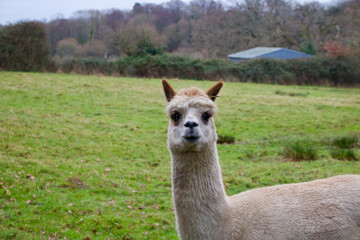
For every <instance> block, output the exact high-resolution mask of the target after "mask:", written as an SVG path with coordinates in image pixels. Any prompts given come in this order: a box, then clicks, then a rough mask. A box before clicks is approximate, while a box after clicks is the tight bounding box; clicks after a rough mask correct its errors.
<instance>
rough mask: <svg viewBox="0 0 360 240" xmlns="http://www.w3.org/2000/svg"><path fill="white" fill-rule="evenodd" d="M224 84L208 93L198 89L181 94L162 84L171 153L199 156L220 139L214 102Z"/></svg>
mask: <svg viewBox="0 0 360 240" xmlns="http://www.w3.org/2000/svg"><path fill="white" fill-rule="evenodd" d="M222 85H223V83H222V82H219V83H217V84H216V85H215V86H213V87H212V88H210V89H209V90H208V91H207V92H206V93H205V92H204V91H202V90H201V89H199V88H194V87H193V88H188V89H183V90H180V91H179V92H178V93H176V92H175V90H174V89H173V88H172V87H171V86H170V85H169V84H168V82H167V81H166V80H163V87H164V92H165V96H166V99H167V101H168V106H167V108H166V111H167V113H168V115H169V117H170V123H169V128H168V147H169V149H170V151H171V152H179V153H184V152H199V151H202V150H204V149H207V147H208V146H209V145H211V144H214V143H216V140H217V135H216V130H215V124H214V120H213V118H212V116H213V115H214V113H215V111H216V106H215V103H214V101H215V99H216V96H217V94H218V93H219V91H220V89H221V87H222Z"/></svg>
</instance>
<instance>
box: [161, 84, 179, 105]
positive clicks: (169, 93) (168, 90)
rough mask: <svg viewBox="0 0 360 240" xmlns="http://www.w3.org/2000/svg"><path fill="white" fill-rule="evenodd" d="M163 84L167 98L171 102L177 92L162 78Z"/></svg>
mask: <svg viewBox="0 0 360 240" xmlns="http://www.w3.org/2000/svg"><path fill="white" fill-rule="evenodd" d="M162 84H163V88H164V93H165V97H166V100H167V101H168V102H170V101H171V99H173V97H174V96H175V95H176V92H175V90H174V89H173V88H172V87H171V86H170V84H169V83H168V82H167V81H166V80H165V79H163V80H162Z"/></svg>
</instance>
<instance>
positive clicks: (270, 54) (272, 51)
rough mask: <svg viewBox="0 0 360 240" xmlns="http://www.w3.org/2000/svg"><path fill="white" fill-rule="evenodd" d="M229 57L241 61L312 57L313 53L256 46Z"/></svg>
mask: <svg viewBox="0 0 360 240" xmlns="http://www.w3.org/2000/svg"><path fill="white" fill-rule="evenodd" d="M227 57H228V59H229V60H231V61H233V62H240V61H244V60H251V59H255V58H272V59H294V58H311V57H312V55H310V54H306V53H302V52H298V51H295V50H291V49H287V48H275V47H256V48H251V49H248V50H245V51H242V52H237V53H233V54H230V55H228V56H227Z"/></svg>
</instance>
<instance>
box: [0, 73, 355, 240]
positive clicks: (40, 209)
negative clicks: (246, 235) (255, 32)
mask: <svg viewBox="0 0 360 240" xmlns="http://www.w3.org/2000/svg"><path fill="white" fill-rule="evenodd" d="M169 82H170V84H171V85H172V86H173V87H174V88H175V90H179V89H181V88H187V87H190V86H196V87H200V88H202V89H204V90H206V89H208V88H209V87H211V86H212V85H213V84H214V82H211V81H192V80H177V79H170V80H169ZM0 102H1V105H0V188H1V189H0V239H178V236H177V233H176V228H175V217H174V213H173V205H172V199H171V179H170V176H171V169H170V155H169V152H168V150H167V147H166V131H167V124H168V117H167V116H166V114H165V107H166V100H165V96H164V94H163V90H162V85H161V79H144V78H122V77H121V78H120V77H102V76H81V75H71V74H53V73H24V72H0ZM216 104H217V106H218V112H217V114H216V115H215V116H214V118H215V124H216V127H217V133H218V135H219V137H222V136H227V137H230V138H232V139H233V140H234V141H233V142H232V143H225V144H218V152H219V158H220V164H221V168H222V174H223V181H224V184H225V188H226V192H227V194H228V195H233V194H236V193H239V192H241V191H246V190H249V189H253V188H257V187H266V186H273V185H277V184H286V183H296V182H303V181H311V180H314V179H319V178H326V177H331V176H335V175H339V174H360V161H359V158H360V141H359V138H360V89H359V88H335V87H319V86H316V87H315V86H284V85H281V86H280V85H268V84H253V83H234V82H225V83H224V87H223V89H222V90H221V92H220V97H219V98H217V100H216ZM348 139H350V140H348ZM351 139H352V140H351ZM349 141H350V143H349V144H348V143H347V142H349ZM351 141H352V142H351ZM298 145H299V146H300V147H299V148H300V149H302V150H301V151H303V152H305V153H304V154H305V155H299V154H298V153H299V152H300V150H298V149H299V148H298V149H296V148H294V147H293V146H298ZM289 146H290V147H289ZM303 146H307V147H308V148H311V149H312V150H313V151H314V152H312V154H314V155H306V154H307V152H308V150H307V149H305V148H302V147H303ZM289 149H290V150H289ZM303 149H305V150H303ZM289 152H290V154H289ZM294 152H295V153H296V154H298V155H296V156H295V155H292V154H294ZM303 152H301V153H303ZM351 154H352V155H351ZM302 156H310V157H308V158H306V157H302ZM349 156H350V157H349Z"/></svg>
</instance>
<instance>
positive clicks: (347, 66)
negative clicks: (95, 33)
mask: <svg viewBox="0 0 360 240" xmlns="http://www.w3.org/2000/svg"><path fill="white" fill-rule="evenodd" d="M94 61H96V60H94ZM72 65H73V63H72ZM103 66H104V67H106V68H112V71H111V72H113V73H118V74H121V75H125V76H131V77H158V78H161V77H168V78H186V79H197V80H204V79H206V80H216V81H217V80H227V81H236V82H256V83H273V84H298V85H334V86H353V85H360V69H359V68H358V66H357V64H356V61H352V60H349V59H342V60H340V59H327V58H312V59H306V60H288V61H286V60H281V61H278V60H270V59H257V60H251V61H246V62H241V63H233V62H229V61H227V60H222V59H211V60H201V59H195V58H187V57H181V56H174V55H169V54H160V55H159V54H158V55H151V54H145V53H144V52H143V54H140V55H137V56H130V57H123V58H120V59H118V60H116V61H115V62H108V64H105V63H104V65H103ZM88 72H92V71H88ZM102 72H109V71H108V70H102ZM277 94H280V95H281V94H282V93H280V92H278V93H277ZM284 94H286V95H289V96H304V97H305V96H307V95H308V93H284Z"/></svg>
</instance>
